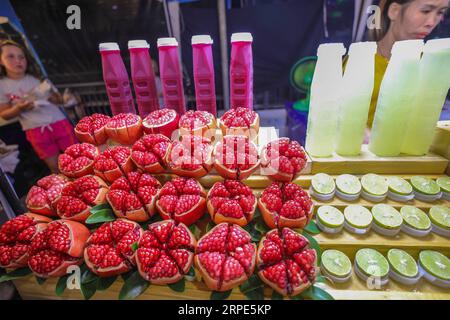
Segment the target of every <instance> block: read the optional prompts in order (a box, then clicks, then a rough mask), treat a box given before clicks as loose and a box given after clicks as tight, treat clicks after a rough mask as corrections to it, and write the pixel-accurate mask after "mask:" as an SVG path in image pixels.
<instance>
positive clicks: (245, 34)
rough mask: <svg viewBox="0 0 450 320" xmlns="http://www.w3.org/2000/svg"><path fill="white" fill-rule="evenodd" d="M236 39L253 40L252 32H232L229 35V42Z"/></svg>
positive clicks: (236, 40)
mask: <svg viewBox="0 0 450 320" xmlns="http://www.w3.org/2000/svg"><path fill="white" fill-rule="evenodd" d="M238 41H244V42H253V37H252V34H251V33H250V32H238V33H233V34H232V35H231V43H233V42H238Z"/></svg>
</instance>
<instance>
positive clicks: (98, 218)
mask: <svg viewBox="0 0 450 320" xmlns="http://www.w3.org/2000/svg"><path fill="white" fill-rule="evenodd" d="M91 212H92V211H91ZM115 219H116V216H115V215H114V213H113V212H112V210H111V209H103V210H98V211H96V212H95V213H94V214H92V215H90V216H89V218H87V219H86V224H95V223H103V222H108V221H114V220H115Z"/></svg>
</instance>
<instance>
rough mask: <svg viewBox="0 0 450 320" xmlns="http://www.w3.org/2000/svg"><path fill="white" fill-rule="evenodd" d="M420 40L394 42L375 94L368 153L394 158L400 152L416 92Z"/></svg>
mask: <svg viewBox="0 0 450 320" xmlns="http://www.w3.org/2000/svg"><path fill="white" fill-rule="evenodd" d="M422 50H423V40H404V41H397V42H396V43H394V46H393V47H392V51H391V54H392V56H391V59H390V61H389V64H388V67H387V69H386V73H385V74H384V77H383V81H382V82H381V87H380V93H379V95H378V101H377V108H376V111H375V117H374V120H373V125H372V132H371V137H370V142H369V150H370V151H371V152H372V153H374V154H375V155H377V156H387V157H394V156H398V155H399V154H400V151H401V147H402V143H403V139H404V137H405V133H406V123H407V122H408V118H409V116H410V114H411V112H412V109H413V108H412V105H413V102H414V101H413V100H414V97H415V93H416V90H417V84H418V81H417V77H418V75H419V63H420V55H421V53H422Z"/></svg>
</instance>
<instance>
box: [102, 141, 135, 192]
mask: <svg viewBox="0 0 450 320" xmlns="http://www.w3.org/2000/svg"><path fill="white" fill-rule="evenodd" d="M133 170H134V163H133V161H131V150H130V148H128V147H122V146H117V147H112V148H108V149H106V150H105V151H103V152H102V153H101V154H100V155H99V156H98V157H97V158H95V162H94V173H95V175H96V176H99V177H100V178H102V179H103V180H105V181H106V182H108V183H110V184H111V183H113V182H114V181H115V180H116V179H118V178H120V177H121V176H123V175H125V174H127V173H128V172H131V171H133Z"/></svg>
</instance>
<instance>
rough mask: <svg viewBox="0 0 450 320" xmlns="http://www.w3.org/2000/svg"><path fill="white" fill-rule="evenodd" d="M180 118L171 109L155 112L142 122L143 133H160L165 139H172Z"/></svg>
mask: <svg viewBox="0 0 450 320" xmlns="http://www.w3.org/2000/svg"><path fill="white" fill-rule="evenodd" d="M179 119H180V116H179V115H178V113H177V112H176V111H175V110H173V109H167V108H164V109H160V110H155V111H153V112H151V113H149V115H148V116H147V117H145V119H144V121H143V123H142V124H143V126H144V132H145V133H160V134H163V135H165V136H166V137H167V138H170V139H171V138H172V133H173V132H174V131H175V130H176V129H178V121H179Z"/></svg>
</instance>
